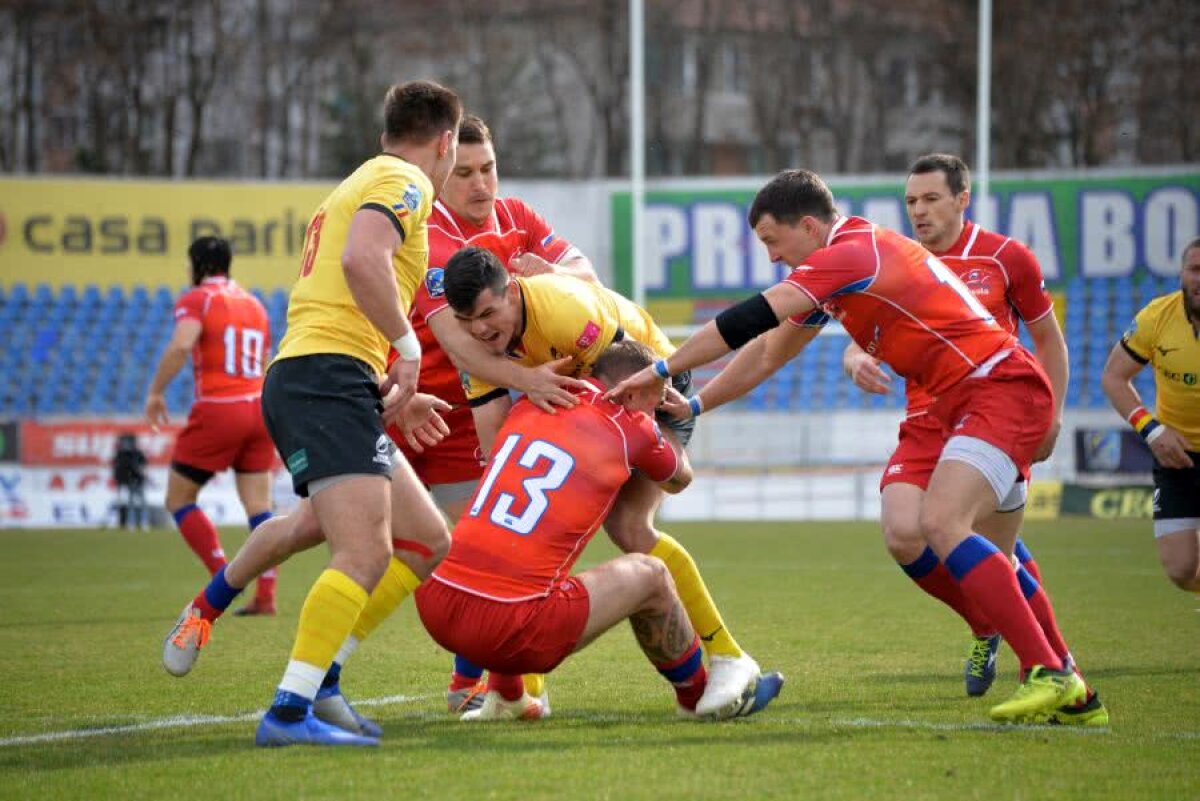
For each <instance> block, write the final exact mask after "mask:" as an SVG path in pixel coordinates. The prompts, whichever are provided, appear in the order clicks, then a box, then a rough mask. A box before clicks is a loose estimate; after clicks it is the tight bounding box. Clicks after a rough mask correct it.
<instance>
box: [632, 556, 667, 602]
mask: <svg viewBox="0 0 1200 801" xmlns="http://www.w3.org/2000/svg"><path fill="white" fill-rule="evenodd" d="M625 558H626V559H629V560H630V561H631V562H632V563H633V564H634V565H635V569H636V570H637V573H638V583H639V585H640V586H641V587H642V588H643V589H644V590H645V591H646V600H647V604H648V605H650V606H654V607H659V606H664V605H666V604H668V603H670V602H672V601H674V598H675V581H674V579H672V578H671V571H669V570H667V566H666V564H664V563H663V561H662V560H661V559H657V558H655V557H653V556H647V555H645V554H641V553H632V554H628V555H627V556H626V557H625Z"/></svg>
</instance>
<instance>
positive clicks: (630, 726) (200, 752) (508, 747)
mask: <svg viewBox="0 0 1200 801" xmlns="http://www.w3.org/2000/svg"><path fill="white" fill-rule="evenodd" d="M791 711H792V712H795V711H797V710H791ZM377 720H378V721H379V723H380V724H381V725H382V726H383V727H384V732H385V733H384V740H383V745H382V747H381V748H380V749H371V748H366V749H359V748H330V749H316V748H305V747H302V746H299V747H293V748H286V749H278V750H277V751H272V753H278V754H281V755H282V754H285V753H286V755H287V756H281V758H283V759H290V758H295V757H298V756H299V757H304V758H305V759H314V758H315V759H320V760H321V761H325V760H327V759H330V760H338V761H342V760H353V759H358V758H362V757H360V756H357V755H363V756H369V755H370V754H375V753H378V754H379V755H380V756H393V757H394V756H397V755H402V756H403V757H404V758H405V759H411V758H412V757H414V756H417V755H420V754H421V753H426V754H428V755H429V756H430V757H431V758H440V757H441V755H442V754H463V753H466V752H468V751H469V752H470V753H471V754H472V758H473V759H481V758H482V759H484V760H486V759H488V758H489V757H494V758H509V757H517V756H523V757H527V756H529V755H531V754H534V755H537V754H541V755H543V756H544V757H547V758H552V759H561V758H563V757H564V755H568V754H570V752H571V751H574V750H577V749H588V750H593V751H595V750H600V751H606V750H612V751H617V752H621V753H629V754H635V753H636V752H639V751H640V752H644V753H657V752H659V751H661V749H662V747H663V743H664V742H670V744H671V748H672V749H693V748H695V749H708V748H711V747H712V746H714V745H726V746H730V745H749V746H755V745H763V746H767V745H769V746H771V747H773V748H777V747H780V746H783V745H802V744H816V743H821V742H832V741H839V742H845V741H847V740H848V739H867V738H872V737H877V736H879V733H878V732H876V731H872V730H868V729H863V730H855V731H845V730H837V731H835V730H833V729H832V728H831V727H830V726H829V724H828V723H826V722H821V721H814V725H813V726H807V725H803V726H797V725H796V724H795V722H794V718H792V719H790V720H787V721H785V720H780V719H776V720H775V721H772V716H771V715H770V713H767V714H764V715H761V716H756V717H755V718H753V719H749V720H738V721H730V722H725V723H699V722H695V721H687V720H680V719H676V718H674V717H672V716H671V712H669V711H662V712H659V711H654V712H640V711H630V712H620V711H617V712H612V713H602V712H588V711H578V712H574V713H565V714H561V715H556V716H555V717H554V718H552V719H550V720H547V721H543V722H539V723H491V724H478V725H474V724H465V723H462V722H460V721H458V720H456V719H454V718H451V717H443V716H441V715H435V714H420V715H412V714H408V715H394V716H385V717H379V718H377ZM772 724H774V725H772ZM254 726H255V724H254V723H249V722H248V723H245V724H225V725H221V726H215V727H212V728H207V729H199V728H196V729H184V730H180V729H163V730H159V731H153V732H137V733H133V734H122V735H101V736H96V737H87V738H78V739H71V740H63V741H56V742H50V743H37V744H29V745H22V746H12V747H6V748H3V749H0V774H9V775H14V774H22V773H24V774H29V773H46V772H55V771H68V770H79V769H90V770H95V769H102V770H103V769H121V768H126V767H133V766H136V765H150V764H154V763H159V762H173V761H179V760H193V759H201V760H222V761H223V760H227V759H230V758H235V759H236V758H239V755H241V754H244V755H246V756H247V757H248V758H252V759H253V758H256V757H257V755H259V754H262V753H264V751H265V750H266V749H259V748H256V747H255V746H254ZM700 753H703V752H702V751H701V752H700ZM318 754H319V755H321V756H319V757H318Z"/></svg>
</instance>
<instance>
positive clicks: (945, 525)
mask: <svg viewBox="0 0 1200 801" xmlns="http://www.w3.org/2000/svg"><path fill="white" fill-rule="evenodd" d="M917 526H918V530H919V531H920V532H921V535H922V536H924V538H925V539H926V540H928V542H929V544H930V545H932V546H933V547H934V550H935V551H939V552H942V551H943V550H948V549H949V548H950V547H952V546H953V545H954V544H956V543H957V542H958V541H959V540H961V539H962V538H963V536H965V535H966V534H969V533H970V530H969V529H970V527H969V526H968V527H967V530H965V531H964V530H963V526H962V524H961V521H960V520H959V515H957V514H956V513H955V511H954V510H953V509H945V508H942V507H939V506H933V505H930V504H923V505H922V506H921V514H920V516H919V517H918V521H917ZM939 546H941V547H939Z"/></svg>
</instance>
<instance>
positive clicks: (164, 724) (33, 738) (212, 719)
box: [0, 695, 433, 747]
mask: <svg viewBox="0 0 1200 801" xmlns="http://www.w3.org/2000/svg"><path fill="white" fill-rule="evenodd" d="M432 697H433V696H430V695H386V696H383V697H382V698H367V699H364V700H362V701H355V702H354V705H355V706H356V707H362V706H389V705H391V704H409V703H412V702H414V701H424V700H425V699H427V698H432ZM264 711H265V710H259V711H257V712H246V713H244V714H241V715H172V716H170V717H165V718H156V719H154V720H147V721H145V722H143V723H129V724H126V725H124V726H102V727H97V728H88V729H67V730H65V731H49V732H45V733H43V734H25V735H18V736H16V737H5V738H2V739H0V747H8V746H14V745H33V744H36V743H52V742H59V741H62V740H79V739H82V738H84V737H105V736H108V735H110V734H135V733H138V732H144V731H155V730H156V729H186V728H192V727H195V726H223V725H225V724H227V723H249V722H250V721H252V720H258V719H259V718H260V717H262V714H263V712H264Z"/></svg>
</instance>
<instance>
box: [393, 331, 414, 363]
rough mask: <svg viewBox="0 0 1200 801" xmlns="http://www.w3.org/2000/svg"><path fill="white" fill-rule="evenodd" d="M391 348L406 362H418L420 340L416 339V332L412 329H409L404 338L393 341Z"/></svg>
mask: <svg viewBox="0 0 1200 801" xmlns="http://www.w3.org/2000/svg"><path fill="white" fill-rule="evenodd" d="M392 347H393V348H395V349H396V353H399V354H400V358H401V359H403V360H404V361H406V362H415V361H419V360H420V358H421V340H419V339H417V332H416V331H414V330H412V328H409V329H408V333H406V334H405V335H404V336H402V337H396V338H395V339H393V340H392Z"/></svg>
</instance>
